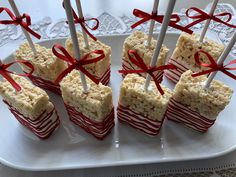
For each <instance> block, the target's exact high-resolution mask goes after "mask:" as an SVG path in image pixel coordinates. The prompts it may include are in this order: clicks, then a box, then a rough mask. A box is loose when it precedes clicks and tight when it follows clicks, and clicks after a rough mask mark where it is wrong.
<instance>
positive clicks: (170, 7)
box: [144, 0, 176, 91]
mask: <svg viewBox="0 0 236 177" xmlns="http://www.w3.org/2000/svg"><path fill="white" fill-rule="evenodd" d="M175 2H176V0H170V1H169V4H168V8H167V10H166V13H165V17H164V20H163V24H162V26H161V32H160V34H159V37H158V39H157V45H156V48H155V51H154V55H153V57H152V61H151V67H153V66H156V63H157V59H158V56H159V54H160V51H161V48H162V44H163V41H164V39H165V35H166V31H167V28H168V25H169V22H170V17H171V14H172V12H173V10H174V7H175ZM150 81H151V76H150V75H149V74H147V77H146V82H145V85H144V90H145V91H147V90H148V87H149V84H150Z"/></svg>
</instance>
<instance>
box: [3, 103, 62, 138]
mask: <svg viewBox="0 0 236 177" xmlns="http://www.w3.org/2000/svg"><path fill="white" fill-rule="evenodd" d="M3 101H4V103H6V104H7V105H8V107H9V110H10V111H11V113H12V114H13V115H14V116H15V118H16V119H17V120H18V121H19V122H20V123H21V124H22V125H24V126H25V127H27V128H28V129H30V130H31V131H32V132H33V133H34V134H35V135H36V136H38V137H39V138H41V139H47V138H48V137H49V136H51V134H52V133H53V132H54V130H55V129H56V128H57V127H58V126H59V124H60V119H59V117H58V114H57V111H56V110H55V108H53V109H52V111H51V112H49V113H47V112H46V110H45V111H44V112H43V113H42V114H41V115H40V116H39V117H38V118H36V119H35V120H31V119H30V118H28V117H25V116H24V115H23V114H21V113H20V112H19V111H18V110H16V109H15V108H14V107H12V106H11V105H10V104H9V103H8V102H6V101H5V100H3Z"/></svg>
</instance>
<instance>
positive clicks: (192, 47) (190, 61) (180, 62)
mask: <svg viewBox="0 0 236 177" xmlns="http://www.w3.org/2000/svg"><path fill="white" fill-rule="evenodd" d="M217 3H218V0H214V2H213V5H212V7H211V10H210V13H209V14H208V13H206V12H204V11H202V10H201V9H198V8H196V7H191V8H189V9H188V10H187V11H186V16H187V17H189V18H191V19H193V20H194V21H193V22H192V23H190V24H188V25H187V26H186V28H190V27H192V26H194V25H196V24H198V23H200V22H202V21H205V20H207V22H206V24H205V26H204V29H203V31H202V33H201V35H200V36H199V35H197V34H193V35H188V34H185V33H182V34H181V35H180V37H179V39H178V41H177V44H176V48H175V50H174V52H173V54H172V56H171V58H170V60H169V63H170V64H173V65H175V66H176V67H178V69H177V70H174V71H168V70H166V71H165V75H166V77H168V78H169V79H170V80H172V81H173V82H174V83H177V82H178V80H179V78H180V76H181V74H182V73H184V72H185V71H187V70H188V69H190V70H192V71H193V72H198V71H204V70H206V69H207V68H206V67H204V66H199V65H196V63H195V62H194V54H195V53H196V52H197V51H198V50H203V51H205V52H207V53H209V54H210V55H211V56H212V57H213V58H214V59H215V61H217V60H218V58H219V56H220V55H221V53H222V52H223V50H224V46H223V45H221V44H219V43H217V42H215V41H211V40H208V39H206V38H205V40H203V39H204V37H205V34H206V31H207V29H208V27H209V24H210V21H215V22H218V23H221V24H223V25H226V26H228V27H231V28H236V25H233V24H230V23H229V22H230V20H231V19H232V15H231V14H230V13H229V12H223V13H220V14H214V11H215V8H216V5H217ZM192 14H193V15H192ZM220 17H224V18H223V19H221V18H220ZM200 57H201V60H202V61H204V62H205V61H206V58H204V57H205V56H204V55H203V56H200Z"/></svg>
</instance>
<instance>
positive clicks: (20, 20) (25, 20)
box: [0, 7, 41, 39]
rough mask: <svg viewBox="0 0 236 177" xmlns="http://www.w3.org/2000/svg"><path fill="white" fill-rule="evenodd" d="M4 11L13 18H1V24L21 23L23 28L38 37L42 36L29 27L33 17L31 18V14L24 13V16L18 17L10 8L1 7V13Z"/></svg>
mask: <svg viewBox="0 0 236 177" xmlns="http://www.w3.org/2000/svg"><path fill="white" fill-rule="evenodd" d="M3 11H5V12H6V13H7V14H8V15H9V17H10V18H11V19H12V20H1V21H0V24H4V25H8V24H14V25H20V26H21V27H22V28H24V29H25V30H26V31H28V32H29V33H31V34H32V35H33V36H35V37H36V38H38V39H40V38H41V36H40V35H39V34H38V33H36V32H34V31H33V30H32V29H30V28H29V26H30V25H31V19H30V16H29V15H28V14H25V13H24V14H23V15H22V16H20V17H16V16H15V15H14V14H13V13H12V12H11V10H10V9H8V8H3V7H1V8H0V13H2V12H3Z"/></svg>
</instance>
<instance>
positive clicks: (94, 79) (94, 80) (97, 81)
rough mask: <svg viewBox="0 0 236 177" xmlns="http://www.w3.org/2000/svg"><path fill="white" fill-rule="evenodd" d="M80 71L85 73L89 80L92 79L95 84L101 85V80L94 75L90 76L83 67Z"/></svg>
mask: <svg viewBox="0 0 236 177" xmlns="http://www.w3.org/2000/svg"><path fill="white" fill-rule="evenodd" d="M79 70H80V71H81V72H82V73H84V74H85V75H86V76H87V77H88V78H89V79H91V80H92V81H93V82H94V83H95V84H99V82H100V81H99V80H98V79H96V78H95V77H94V75H92V74H90V73H89V72H88V71H87V70H86V69H84V68H83V67H82V66H81V67H80V68H79Z"/></svg>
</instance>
